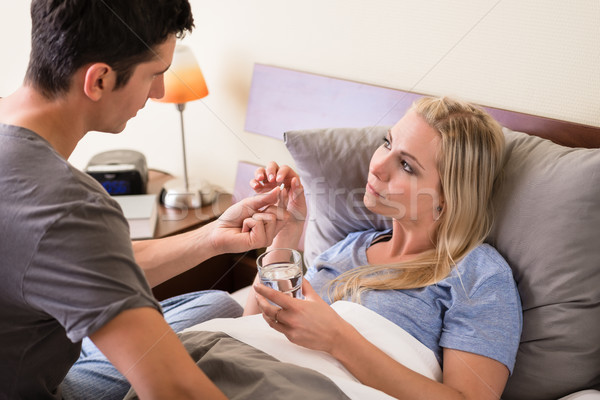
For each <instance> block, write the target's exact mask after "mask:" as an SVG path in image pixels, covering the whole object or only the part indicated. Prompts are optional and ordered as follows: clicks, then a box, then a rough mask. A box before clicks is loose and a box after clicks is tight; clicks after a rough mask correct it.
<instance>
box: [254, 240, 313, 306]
mask: <svg viewBox="0 0 600 400" xmlns="http://www.w3.org/2000/svg"><path fill="white" fill-rule="evenodd" d="M256 265H257V267H258V276H259V278H260V282H261V283H262V284H263V285H266V286H269V287H270V288H273V289H275V290H279V291H280V292H283V293H285V294H287V295H289V296H291V297H294V298H297V299H303V298H304V297H303V296H302V256H301V254H300V252H299V251H297V250H293V249H271V250H269V251H266V252H264V253H263V254H261V255H260V256H259V257H258V258H257V259H256Z"/></svg>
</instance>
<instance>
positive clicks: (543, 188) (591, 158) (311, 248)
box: [285, 127, 600, 399]
mask: <svg viewBox="0 0 600 400" xmlns="http://www.w3.org/2000/svg"><path fill="white" fill-rule="evenodd" d="M387 129H388V127H367V128H360V129H358V128H339V129H318V130H305V131H291V132H287V133H286V134H285V143H286V146H287V148H288V150H289V151H290V153H291V155H292V156H293V158H294V160H295V162H296V167H297V170H298V173H299V174H300V177H301V179H302V182H303V184H304V185H305V189H306V195H307V201H308V208H309V218H308V221H307V226H306V236H305V242H304V251H305V260H306V262H307V264H310V263H311V262H312V261H313V260H314V258H315V257H316V256H317V255H318V254H320V253H321V252H322V251H324V250H326V249H327V248H328V247H330V246H331V245H333V244H334V243H336V242H337V241H339V240H341V239H342V238H344V237H345V236H346V235H347V234H348V233H350V232H353V231H359V230H364V229H369V228H372V227H374V228H378V229H384V228H388V227H391V221H390V220H388V219H386V218H383V217H380V216H377V215H374V214H373V213H371V212H370V211H368V210H367V209H366V208H365V207H364V205H363V204H362V195H363V194H364V188H365V183H366V178H367V173H368V166H369V160H370V158H371V155H372V154H373V152H374V150H375V148H376V147H377V146H379V145H380V144H381V143H382V138H383V137H384V136H385V133H386V131H387ZM505 137H506V141H507V149H506V160H505V162H506V164H505V171H504V179H503V180H502V181H501V184H500V185H498V188H497V192H496V194H495V197H494V203H495V209H496V213H497V219H496V224H495V225H494V228H493V231H492V233H491V234H490V237H489V238H488V241H489V242H490V243H491V244H493V245H494V246H496V248H497V249H498V251H499V252H500V253H501V254H502V255H503V256H504V257H505V258H506V260H507V261H508V262H509V264H510V265H511V267H512V269H513V273H514V276H515V279H516V281H517V284H518V287H519V293H520V295H521V300H522V302H523V310H524V314H523V325H524V327H523V334H522V338H521V345H520V347H519V352H518V355H517V361H516V365H515V369H514V373H513V375H512V376H511V377H510V378H509V381H508V384H507V387H506V390H505V392H504V394H503V398H506V399H524V398H527V399H550V398H554V399H555V398H558V397H561V396H564V395H567V394H569V393H573V392H576V391H578V390H583V389H587V388H595V389H600V241H599V239H598V237H599V236H598V232H599V227H600V150H598V149H592V150H587V149H572V148H566V147H562V146H559V145H557V144H554V143H552V142H550V141H548V140H544V139H541V138H538V137H535V136H530V135H527V134H524V133H519V132H512V131H509V130H505Z"/></svg>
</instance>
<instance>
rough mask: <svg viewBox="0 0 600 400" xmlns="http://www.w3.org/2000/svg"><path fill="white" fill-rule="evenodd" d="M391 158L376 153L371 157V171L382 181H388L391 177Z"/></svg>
mask: <svg viewBox="0 0 600 400" xmlns="http://www.w3.org/2000/svg"><path fill="white" fill-rule="evenodd" d="M389 161H390V160H389V158H388V157H387V156H386V155H381V154H379V155H378V154H377V153H376V154H374V155H373V158H372V159H371V168H370V170H371V173H372V174H373V175H375V177H376V178H377V179H379V180H380V181H382V182H386V181H387V180H388V179H389V177H390V174H389V164H390V163H389Z"/></svg>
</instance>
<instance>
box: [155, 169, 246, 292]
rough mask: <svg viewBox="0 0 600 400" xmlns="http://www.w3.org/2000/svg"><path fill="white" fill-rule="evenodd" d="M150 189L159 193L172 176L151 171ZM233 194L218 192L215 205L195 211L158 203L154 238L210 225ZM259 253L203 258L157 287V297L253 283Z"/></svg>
mask: <svg viewBox="0 0 600 400" xmlns="http://www.w3.org/2000/svg"><path fill="white" fill-rule="evenodd" d="M148 178H149V179H148V192H149V193H160V190H161V188H162V185H163V184H164V182H166V181H168V180H169V179H172V178H173V177H172V176H171V175H168V174H165V173H162V172H159V171H153V170H151V171H150V172H149V177H148ZM232 203H233V202H232V195H231V194H229V193H219V194H218V195H217V198H216V199H215V201H214V202H213V203H212V204H209V205H207V206H204V207H202V208H199V209H194V210H179V209H173V208H166V207H164V206H162V205H159V208H158V221H157V226H156V231H155V234H154V237H155V238H162V237H167V236H172V235H176V234H178V233H183V232H187V231H190V230H193V229H196V228H199V227H201V226H202V225H204V224H207V223H209V222H211V221H214V220H215V219H217V218H219V216H220V215H221V214H222V213H223V212H224V211H225V210H226V209H227V208H228V207H229V206H231V204H232ZM255 260H256V252H255V251H250V252H248V253H244V254H223V255H220V256H217V257H213V258H211V259H209V260H206V261H204V262H203V263H201V264H199V265H198V266H196V267H194V268H192V269H190V270H188V271H186V272H184V273H182V274H180V275H178V276H176V277H173V278H171V279H169V280H168V281H166V282H163V283H161V284H160V285H158V286H156V287H154V288H153V289H152V292H153V293H154V296H155V297H156V298H157V299H158V300H163V299H166V298H168V297H173V296H176V295H179V294H182V293H188V292H195V291H198V290H208V289H218V290H226V291H229V292H233V291H235V290H237V289H240V288H242V287H245V286H247V285H249V284H251V283H252V280H253V279H254V276H255V275H256V264H255Z"/></svg>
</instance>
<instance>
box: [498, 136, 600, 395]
mask: <svg viewBox="0 0 600 400" xmlns="http://www.w3.org/2000/svg"><path fill="white" fill-rule="evenodd" d="M504 133H505V137H506V144H507V148H506V158H505V166H504V174H505V175H504V179H503V180H502V181H501V182H500V185H499V186H498V188H497V189H498V190H497V192H496V194H495V195H494V207H495V210H496V220H495V225H494V227H493V230H492V232H491V234H490V236H489V238H488V241H489V242H490V243H491V244H492V245H493V246H495V247H496V249H498V251H499V252H500V253H501V254H502V255H503V256H504V257H505V258H506V260H507V261H508V263H509V265H511V267H512V269H513V274H514V276H515V280H516V281H517V284H518V287H519V294H520V295H521V301H522V303H523V333H522V335H521V345H520V346H519V352H518V354H517V362H516V365H515V369H514V372H513V375H512V376H511V377H510V378H509V380H508V384H507V387H506V390H505V392H504V398H506V399H521V398H524V397H525V394H527V396H526V397H527V398H528V399H550V398H553V399H555V398H558V397H561V396H565V395H567V394H569V393H573V392H576V391H578V390H582V389H590V388H596V389H598V388H600V242H599V240H598V232H599V231H600V149H576V148H569V147H563V146H559V145H557V144H555V143H552V142H551V141H549V140H546V139H542V138H539V137H536V136H530V135H527V134H525V133H520V132H513V131H510V130H508V129H505V130H504ZM534 392H535V393H534Z"/></svg>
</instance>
